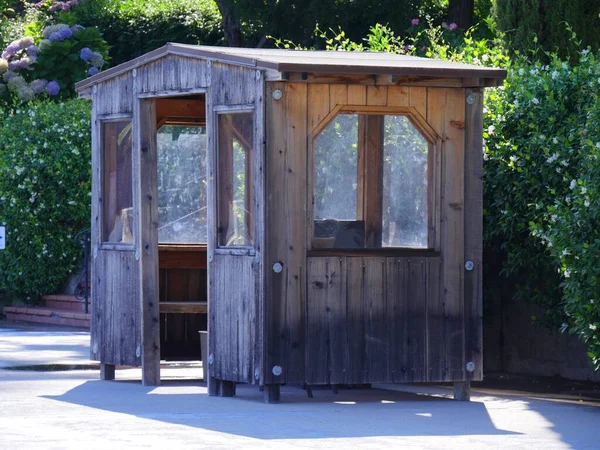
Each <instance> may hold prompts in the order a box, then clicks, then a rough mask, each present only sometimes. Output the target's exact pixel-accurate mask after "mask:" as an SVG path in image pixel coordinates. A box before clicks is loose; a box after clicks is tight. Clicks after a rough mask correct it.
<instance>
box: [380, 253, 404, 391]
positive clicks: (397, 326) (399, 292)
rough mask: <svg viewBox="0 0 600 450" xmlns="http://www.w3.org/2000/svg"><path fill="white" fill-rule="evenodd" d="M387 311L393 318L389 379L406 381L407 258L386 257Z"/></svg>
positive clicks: (396, 381)
mask: <svg viewBox="0 0 600 450" xmlns="http://www.w3.org/2000/svg"><path fill="white" fill-rule="evenodd" d="M386 259H387V263H386V284H385V288H386V308H387V309H386V311H387V318H388V320H391V323H390V325H389V326H388V328H387V331H388V333H387V334H388V355H389V362H388V380H389V381H392V382H395V383H398V382H403V381H406V376H407V369H408V360H407V353H408V346H407V335H406V333H407V320H408V314H407V303H408V296H407V284H408V276H407V260H406V258H386Z"/></svg>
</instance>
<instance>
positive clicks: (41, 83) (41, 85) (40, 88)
mask: <svg viewBox="0 0 600 450" xmlns="http://www.w3.org/2000/svg"><path fill="white" fill-rule="evenodd" d="M29 86H30V87H31V89H32V90H33V92H35V93H36V94H41V93H42V92H44V91H45V90H46V86H48V80H44V79H38V80H33V81H32V82H31V84H30V85H29Z"/></svg>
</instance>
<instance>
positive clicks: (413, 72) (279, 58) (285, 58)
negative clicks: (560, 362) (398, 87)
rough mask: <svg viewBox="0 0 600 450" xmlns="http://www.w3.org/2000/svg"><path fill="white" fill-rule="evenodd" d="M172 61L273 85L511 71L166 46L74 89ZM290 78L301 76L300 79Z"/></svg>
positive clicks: (498, 76) (484, 81)
mask: <svg viewBox="0 0 600 450" xmlns="http://www.w3.org/2000/svg"><path fill="white" fill-rule="evenodd" d="M167 55H177V56H183V57H188V58H198V59H203V60H210V61H217V62H223V63H228V64H233V65H239V66H246V67H251V68H256V69H258V70H265V71H269V72H275V73H277V74H279V76H277V77H270V79H274V78H276V79H280V80H283V81H285V80H290V81H291V80H292V79H294V78H298V79H299V80H304V81H307V80H308V79H309V76H308V74H312V76H313V78H314V77H315V76H318V75H324V76H327V75H340V76H348V77H352V76H359V77H360V76H387V77H389V80H390V82H391V83H398V82H402V81H403V80H415V79H424V80H426V79H465V80H481V81H479V82H477V83H475V84H476V85H477V84H478V85H481V86H496V85H498V84H501V83H502V80H504V79H505V78H506V70H503V69H496V68H490V67H483V66H473V65H468V64H460V63H454V62H449V61H441V60H436V59H428V58H419V57H416V56H407V55H395V54H391V53H378V52H363V53H360V54H356V53H352V52H334V51H312V50H282V49H252V48H232V47H207V46H199V45H185V44H172V43H169V44H166V45H165V46H163V47H160V48H158V49H156V50H153V51H151V52H149V53H146V54H145V55H142V56H140V57H138V58H135V59H133V60H131V61H128V62H126V63H123V64H120V65H118V66H116V67H112V68H110V69H108V70H105V71H104V72H100V73H99V74H96V75H94V76H92V77H90V78H87V79H85V80H82V81H80V82H79V83H77V84H76V85H75V90H76V91H77V92H79V93H83V92H84V91H85V90H86V89H88V88H89V87H91V86H92V85H94V84H96V83H101V82H103V81H106V80H108V79H110V78H114V77H117V76H119V75H122V74H124V73H127V72H129V71H131V70H133V69H135V68H137V67H140V66H143V65H145V64H148V63H150V62H152V61H155V60H157V59H160V58H163V57H165V56H167ZM290 74H298V75H297V77H294V76H293V75H292V76H290ZM349 81H350V79H349Z"/></svg>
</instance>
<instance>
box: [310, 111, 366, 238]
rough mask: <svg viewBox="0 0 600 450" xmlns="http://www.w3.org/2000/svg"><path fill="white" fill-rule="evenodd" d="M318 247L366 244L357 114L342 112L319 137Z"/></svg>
mask: <svg viewBox="0 0 600 450" xmlns="http://www.w3.org/2000/svg"><path fill="white" fill-rule="evenodd" d="M314 166H315V178H314V184H315V190H314V196H315V233H314V242H313V247H315V248H331V247H337V248H356V247H363V246H364V221H359V220H357V208H356V204H357V184H358V180H357V178H358V115H356V114H340V115H339V116H337V117H336V118H335V119H334V120H333V122H331V123H330V124H329V125H328V126H327V128H325V129H324V130H323V131H322V132H321V134H320V135H319V136H318V137H317V138H316V140H315V145H314Z"/></svg>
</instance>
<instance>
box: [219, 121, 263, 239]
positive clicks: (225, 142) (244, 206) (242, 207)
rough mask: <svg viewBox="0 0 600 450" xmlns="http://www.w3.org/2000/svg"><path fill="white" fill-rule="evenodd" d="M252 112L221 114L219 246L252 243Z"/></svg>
mask: <svg viewBox="0 0 600 450" xmlns="http://www.w3.org/2000/svg"><path fill="white" fill-rule="evenodd" d="M253 129H254V120H253V114H252V113H236V114H219V116H218V155H217V160H218V174H217V180H218V205H217V208H218V224H217V226H218V230H217V245H218V246H220V247H239V246H252V245H253V243H254V222H253V217H252V215H253V207H252V200H253V174H252V171H253V165H252V161H253V158H252V155H253V150H252V147H253V137H254V133H253Z"/></svg>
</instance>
